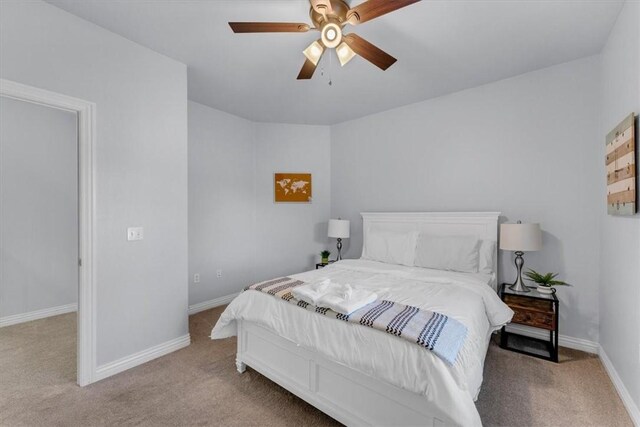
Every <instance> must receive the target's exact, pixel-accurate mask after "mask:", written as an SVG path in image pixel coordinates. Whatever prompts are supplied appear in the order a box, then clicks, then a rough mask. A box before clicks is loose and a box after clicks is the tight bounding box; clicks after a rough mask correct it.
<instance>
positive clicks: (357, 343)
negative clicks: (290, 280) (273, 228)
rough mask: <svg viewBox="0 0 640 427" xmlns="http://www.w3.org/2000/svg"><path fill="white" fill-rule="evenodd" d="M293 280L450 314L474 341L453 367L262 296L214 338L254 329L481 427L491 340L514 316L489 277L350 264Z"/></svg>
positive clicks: (226, 318) (409, 346)
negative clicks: (327, 282) (243, 327)
mask: <svg viewBox="0 0 640 427" xmlns="http://www.w3.org/2000/svg"><path fill="white" fill-rule="evenodd" d="M291 277H294V278H297V279H300V280H303V281H306V282H311V281H316V280H320V279H323V278H330V279H331V281H332V282H337V283H350V284H351V285H355V286H357V287H362V288H366V289H370V290H372V291H375V292H376V293H377V294H378V296H379V299H386V300H391V301H396V302H399V303H402V304H407V305H413V306H416V307H419V308H425V309H428V310H432V311H436V312H439V313H442V314H446V315H448V316H450V317H453V318H455V319H457V320H459V321H460V322H462V323H463V324H464V325H465V326H466V327H467V328H468V334H467V338H466V340H465V343H464V345H463V347H462V350H461V351H460V353H459V355H458V359H457V360H456V363H455V364H454V365H453V366H448V365H447V364H446V363H445V362H444V361H443V360H441V359H440V358H438V357H437V356H436V355H435V354H433V353H432V352H430V351H429V350H427V349H425V348H423V347H420V346H418V345H416V344H413V343H410V342H408V341H405V340H403V339H401V338H398V337H395V336H392V335H390V334H386V333H384V332H381V331H377V330H375V329H371V328H366V327H363V326H360V325H356V324H352V323H347V322H340V321H336V320H335V319H331V318H328V317H325V316H320V315H318V314H316V313H313V312H310V311H307V310H302V309H300V308H299V307H296V306H294V305H292V304H289V303H287V302H285V301H282V300H280V299H278V298H274V297H273V296H271V295H267V294H264V293H261V292H243V293H242V294H240V295H239V296H238V297H237V298H236V299H234V300H233V301H232V302H231V303H230V304H229V306H228V307H227V308H226V310H225V311H224V313H222V315H221V316H220V319H219V320H218V323H217V324H216V325H215V327H214V328H213V331H212V333H211V338H212V339H219V338H227V337H230V336H234V335H236V323H235V320H236V319H243V320H247V321H250V322H254V323H257V324H260V325H262V326H265V327H268V328H270V329H271V330H273V331H275V332H276V333H278V334H279V335H280V336H282V337H284V338H287V339H289V340H290V341H293V342H295V343H296V344H299V345H301V346H304V347H306V348H309V349H312V350H314V351H317V352H319V353H321V354H323V355H324V356H326V357H328V358H330V359H332V360H334V361H336V362H338V363H341V364H343V365H346V366H348V367H350V368H352V369H355V370H357V371H360V372H362V373H365V374H367V375H370V376H373V377H376V378H379V379H381V380H384V381H387V382H389V383H391V384H394V385H396V386H398V387H401V388H404V389H406V390H409V391H412V392H414V393H418V394H420V395H422V396H424V397H425V398H426V399H427V400H429V401H430V402H432V403H433V404H435V405H436V406H438V407H439V408H441V409H442V410H443V411H445V413H447V414H449V416H450V417H451V419H452V421H454V422H456V423H457V424H460V425H465V426H467V425H480V424H481V423H480V416H479V414H478V411H477V410H476V407H475V404H474V400H475V399H476V398H477V395H478V393H479V391H480V386H481V384H482V370H483V365H484V358H485V355H486V351H487V346H488V342H489V338H490V336H491V332H493V331H494V330H496V329H498V328H500V327H501V326H502V325H504V324H506V323H507V322H509V321H510V320H511V317H512V316H513V312H512V311H511V309H509V307H507V306H506V305H505V304H504V303H502V301H501V300H500V298H498V296H497V294H496V293H495V291H494V290H493V289H492V288H491V287H490V286H489V285H488V284H487V283H488V282H489V280H490V277H489V276H488V275H481V274H465V273H452V272H444V271H439V270H429V269H424V268H415V267H404V266H399V265H391V264H384V263H379V262H374V261H366V260H344V261H340V262H337V263H334V264H331V265H330V266H327V267H325V268H323V269H320V270H313V271H309V272H305V273H301V274H296V275H292V276H291Z"/></svg>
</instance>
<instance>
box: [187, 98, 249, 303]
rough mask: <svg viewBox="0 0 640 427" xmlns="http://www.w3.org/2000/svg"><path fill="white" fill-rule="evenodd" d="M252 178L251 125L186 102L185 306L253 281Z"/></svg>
mask: <svg viewBox="0 0 640 427" xmlns="http://www.w3.org/2000/svg"><path fill="white" fill-rule="evenodd" d="M254 178H255V143H254V128H253V123H252V122H250V121H248V120H245V119H241V118H239V117H236V116H233V115H231V114H227V113H223V112H221V111H218V110H214V109H212V108H209V107H205V106H204V105H201V104H198V103H195V102H189V273H190V278H191V281H190V285H189V304H190V305H194V304H197V303H201V302H205V301H209V300H212V299H215V298H219V297H222V296H225V295H230V294H233V293H235V292H238V291H240V290H242V288H243V287H244V286H248V285H250V284H251V283H253V281H254V268H255V265H254V261H255V253H256V247H255V243H256V231H255V179H254ZM216 270H222V277H221V278H217V277H216ZM196 273H197V274H200V283H198V284H197V283H193V275H194V274H196Z"/></svg>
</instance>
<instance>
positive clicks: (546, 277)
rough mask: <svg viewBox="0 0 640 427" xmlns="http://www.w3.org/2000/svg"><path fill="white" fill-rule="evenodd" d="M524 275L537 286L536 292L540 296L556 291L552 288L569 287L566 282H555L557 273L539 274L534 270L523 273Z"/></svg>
mask: <svg viewBox="0 0 640 427" xmlns="http://www.w3.org/2000/svg"><path fill="white" fill-rule="evenodd" d="M524 275H525V276H527V278H528V279H529V280H531V281H532V282H534V283H536V284H537V285H538V292H540V293H541V294H552V293H554V292H555V291H556V290H555V288H554V286H571V285H570V284H568V283H567V282H563V281H562V280H556V277H558V273H547V274H540V273H538V272H537V271H535V270H532V269H529V271H527V272H525V273H524Z"/></svg>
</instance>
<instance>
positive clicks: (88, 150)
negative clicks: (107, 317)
mask: <svg viewBox="0 0 640 427" xmlns="http://www.w3.org/2000/svg"><path fill="white" fill-rule="evenodd" d="M0 96H5V97H7V98H13V99H17V100H20V101H26V102H31V103H34V104H39V105H44V106H47V107H52V108H56V109H59V110H65V111H70V112H74V113H76V115H77V117H78V236H79V239H78V255H79V259H78V266H79V268H78V340H77V342H78V354H77V361H78V366H77V374H76V377H77V383H78V385H80V386H85V385H88V384H91V383H92V382H93V381H94V379H95V378H96V375H95V374H96V366H97V364H96V361H97V358H96V280H95V269H94V265H95V264H94V257H95V250H94V242H95V230H94V224H95V147H96V104H94V103H93V102H88V101H85V100H82V99H78V98H73V97H70V96H67V95H63V94H60V93H56V92H51V91H48V90H44V89H40V88H36V87H32V86H27V85H24V84H21V83H17V82H14V81H10V80H6V79H0Z"/></svg>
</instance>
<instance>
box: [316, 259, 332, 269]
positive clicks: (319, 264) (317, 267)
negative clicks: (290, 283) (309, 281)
mask: <svg viewBox="0 0 640 427" xmlns="http://www.w3.org/2000/svg"><path fill="white" fill-rule="evenodd" d="M334 262H335V261H329V264H331V263H334ZM329 264H322V263H318V264H316V270H317V269H319V268H322V267H326V266H327V265H329Z"/></svg>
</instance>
